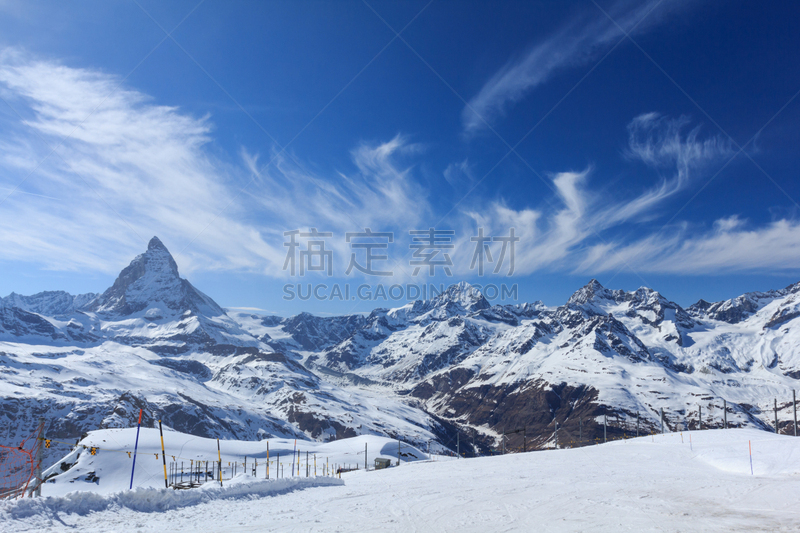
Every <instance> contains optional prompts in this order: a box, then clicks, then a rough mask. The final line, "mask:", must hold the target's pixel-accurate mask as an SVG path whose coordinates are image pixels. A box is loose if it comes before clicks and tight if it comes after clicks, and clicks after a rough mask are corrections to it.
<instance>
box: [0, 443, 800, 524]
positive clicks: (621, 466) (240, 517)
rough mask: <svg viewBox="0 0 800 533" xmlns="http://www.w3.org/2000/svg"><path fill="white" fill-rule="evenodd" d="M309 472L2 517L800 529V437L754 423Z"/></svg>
mask: <svg viewBox="0 0 800 533" xmlns="http://www.w3.org/2000/svg"><path fill="white" fill-rule="evenodd" d="M690 441H691V442H690ZM344 442H345V441H340V442H339V443H338V445H340V446H342V445H345V444H343V443H344ZM254 444H258V443H250V444H245V443H240V445H241V446H245V445H248V446H249V445H254ZM229 445H233V443H229ZM749 446H751V447H752V458H753V463H752V464H753V472H754V473H753V474H751V472H750V456H749V449H750V448H749ZM102 456H103V455H102V454H101V455H98V456H97V457H98V458H100V457H102ZM153 463H155V461H153ZM304 479H306V478H300V479H297V480H291V481H294V482H297V481H299V482H300V483H298V484H297V485H289V486H286V485H278V484H275V485H272V486H273V487H274V488H275V490H274V491H268V490H267V489H266V488H265V487H267V486H269V484H268V483H265V482H263V481H261V482H254V481H253V480H248V479H246V478H242V479H237V483H235V484H231V487H230V489H229V492H228V493H227V496H226V495H225V490H226V489H217V488H214V489H213V491H210V494H213V495H214V496H213V497H211V496H206V494H205V493H206V491H201V490H198V489H193V490H192V491H184V493H188V494H198V495H197V496H194V495H192V496H180V495H176V494H175V493H174V492H173V491H166V490H164V489H161V490H155V489H145V490H143V489H140V490H138V491H134V492H123V493H115V494H112V495H109V496H105V497H104V496H99V495H96V494H92V495H91V496H90V495H87V494H86V493H83V495H81V493H77V495H76V494H73V495H71V496H63V497H50V498H41V499H39V500H19V501H11V502H2V503H0V527H2V529H3V531H8V532H16V531H45V532H46V531H63V530H66V529H70V530H75V531H100V532H104V531H108V532H111V531H126V532H127V531H142V532H145V531H165V530H168V531H233V532H244V531H304V532H305V531H320V532H321V531H398V532H401V531H402V532H407V531H454V532H455V531H467V532H469V531H475V532H490V531H526V532H527V531H534V530H535V531H543V532H562V531H614V532H616V531H643V532H650V531H652V532H661V531H664V532H666V531H670V532H672V531H703V532H707V531H797V529H798V527H797V518H798V513H797V511H796V510H795V504H796V497H795V495H796V494H797V491H798V489H800V440H798V439H796V438H794V437H788V436H779V435H772V434H769V433H767V432H762V431H758V430H753V429H729V430H709V431H700V432H692V433H686V432H684V433H670V434H666V435H654V436H647V437H640V438H636V439H629V440H627V441H617V442H613V443H609V444H605V445H598V446H590V447H585V448H576V449H565V450H550V451H541V452H530V453H527V454H514V455H505V456H498V457H484V458H478V459H464V460H451V461H420V462H413V463H409V464H404V465H402V466H400V467H398V468H390V469H387V470H382V471H371V472H364V471H363V470H362V471H359V472H352V473H346V474H343V475H342V480H343V481H344V486H307V487H308V488H307V489H306V490H302V491H293V492H287V490H292V488H303V487H304V485H302V482H303V480H304ZM314 483H316V482H314V481H312V485H313V484H314ZM101 485H102V481H101ZM211 488H212V487H209V489H211Z"/></svg>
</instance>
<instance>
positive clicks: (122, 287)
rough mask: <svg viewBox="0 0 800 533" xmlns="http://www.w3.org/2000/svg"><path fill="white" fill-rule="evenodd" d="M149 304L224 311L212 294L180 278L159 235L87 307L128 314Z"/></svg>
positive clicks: (178, 309)
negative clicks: (207, 293) (204, 292)
mask: <svg viewBox="0 0 800 533" xmlns="http://www.w3.org/2000/svg"><path fill="white" fill-rule="evenodd" d="M152 305H159V306H163V307H166V308H167V309H170V310H172V311H173V312H175V313H183V312H185V311H188V310H192V311H195V312H199V313H202V314H210V315H212V316H216V315H221V314H224V311H223V310H222V309H221V308H220V307H219V306H218V305H217V304H216V303H215V302H214V301H213V300H211V298H209V297H208V296H206V295H205V294H203V293H201V292H200V291H198V290H197V289H195V288H194V287H193V286H192V285H191V283H189V282H188V281H186V280H185V279H181V277H180V275H179V274H178V265H177V263H175V259H173V257H172V254H170V253H169V250H167V247H166V246H164V243H162V242H161V240H160V239H159V238H158V237H153V238H152V239H150V242H149V243H148V244H147V251H146V252H145V253H143V254H140V255H137V256H136V257H135V258H134V259H133V261H131V263H130V264H129V265H128V266H127V267H125V268H124V269H123V270H122V272H120V274H119V276H118V277H117V279H116V281H114V285H112V286H111V287H110V288H109V289H108V290H106V291H105V292H104V293H103V294H102V295H100V297H98V298H97V299H96V300H94V301H93V302H92V304H91V306H90V309H91V310H92V311H98V312H102V313H114V314H121V315H131V314H134V313H138V312H142V311H144V310H145V309H146V308H148V307H151V306H152Z"/></svg>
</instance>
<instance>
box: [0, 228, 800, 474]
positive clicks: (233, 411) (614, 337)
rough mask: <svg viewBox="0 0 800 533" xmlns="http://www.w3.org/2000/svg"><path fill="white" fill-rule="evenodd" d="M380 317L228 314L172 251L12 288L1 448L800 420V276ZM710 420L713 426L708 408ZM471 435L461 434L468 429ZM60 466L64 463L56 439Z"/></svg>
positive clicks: (468, 299) (487, 441)
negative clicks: (91, 282) (168, 438)
mask: <svg viewBox="0 0 800 533" xmlns="http://www.w3.org/2000/svg"><path fill="white" fill-rule="evenodd" d="M430 296H431V297H430V298H429V299H427V300H418V301H414V302H410V303H408V304H406V305H400V306H399V307H395V308H377V309H374V310H373V311H372V312H371V313H370V314H369V315H367V316H362V315H348V316H338V317H316V316H313V315H310V314H308V313H301V314H299V315H296V316H293V317H276V316H262V315H254V314H252V313H243V312H240V311H239V312H235V311H226V310H225V309H223V308H221V307H220V306H219V305H218V304H217V303H215V302H214V301H213V300H212V299H211V298H210V297H208V296H207V295H205V294H203V293H202V292H201V291H199V290H198V289H196V288H195V287H194V286H193V285H192V284H191V283H190V282H189V281H188V280H186V279H183V278H181V277H180V275H179V273H178V267H177V264H176V263H175V261H174V259H173V258H172V256H171V254H170V253H169V251H168V250H167V248H166V247H165V246H164V244H163V243H162V242H161V241H160V240H158V239H157V238H153V239H152V240H151V241H150V243H149V245H148V248H147V250H146V251H145V252H144V253H143V254H141V255H139V256H137V257H136V258H134V259H133V261H131V263H130V264H129V265H128V266H127V267H126V268H124V269H123V270H122V271H121V272H120V274H119V276H118V277H117V279H116V281H115V282H114V284H113V285H112V286H111V287H109V288H108V289H106V290H105V291H103V292H102V293H101V294H85V295H79V296H71V295H69V294H67V293H64V292H59V291H51V292H45V293H40V294H37V295H33V296H20V295H17V294H12V295H10V296H8V297H6V298H3V299H0V442H1V443H4V444H14V443H15V442H20V441H21V440H22V438H24V437H27V436H29V435H30V434H31V432H32V431H33V429H34V428H35V427H36V425H37V421H38V420H37V419H38V418H39V417H40V416H42V417H44V418H45V419H46V420H47V426H48V429H47V431H48V435H50V436H53V437H59V438H62V439H72V440H73V441H74V439H76V438H78V437H80V436H81V435H82V434H83V433H84V432H86V431H92V430H96V429H105V428H120V427H130V426H132V425H134V424H135V423H136V418H137V415H138V413H139V410H140V409H142V410H143V411H144V424H145V426H148V427H152V424H153V422H154V421H155V420H157V419H161V420H163V421H164V423H165V424H166V425H168V426H170V427H172V428H175V429H177V430H180V431H184V432H186V433H191V434H194V435H198V436H205V437H221V438H223V439H241V440H263V439H265V438H269V437H278V438H299V439H302V440H310V441H326V440H329V439H331V438H337V439H342V438H349V437H354V436H358V435H375V436H383V437H389V438H396V437H400V438H402V439H403V440H405V441H407V442H409V443H412V444H415V445H417V446H420V447H425V446H426V445H427V443H428V441H431V440H432V441H434V442H439V443H440V444H442V445H444V446H446V447H447V448H449V449H450V450H453V451H455V449H456V446H457V444H456V443H457V442H458V441H459V438H460V442H461V451H466V452H467V453H468V454H469V455H471V454H473V453H474V452H475V451H476V448H477V451H480V452H482V453H484V454H485V453H488V452H489V451H490V450H492V449H495V450H496V449H498V448H499V447H500V446H501V437H502V435H503V431H504V430H506V429H508V430H511V429H512V428H513V429H517V428H525V429H526V438H527V441H526V442H525V444H523V436H522V433H514V434H511V435H510V436H509V438H508V439H507V443H506V446H507V447H508V448H511V449H522V448H523V445H527V446H530V447H535V448H549V447H553V446H554V445H555V439H554V432H553V430H554V428H555V423H558V425H559V428H560V430H561V431H562V435H563V437H562V438H563V439H564V440H566V441H570V440H571V441H575V440H578V439H580V437H581V436H582V437H583V438H584V439H587V440H588V441H589V442H591V441H592V439H593V438H598V437H601V436H602V435H603V431H604V430H603V421H604V420H606V419H607V420H608V422H609V427H608V431H609V432H610V434H611V435H612V436H615V437H616V436H622V435H623V434H624V435H630V434H632V433H635V430H636V426H637V424H639V425H640V427H641V428H644V429H648V430H652V429H659V428H660V425H661V420H660V415H661V411H662V410H663V412H664V424H665V426H666V427H667V429H669V430H677V429H685V428H690V429H698V428H700V427H701V426H702V427H724V425H725V422H726V419H727V424H728V425H729V426H733V427H751V428H760V429H772V428H773V426H774V425H775V418H774V414H775V413H774V411H773V406H774V405H775V400H776V399H777V407H778V422H777V425H778V429H779V430H780V431H781V432H784V433H786V432H788V431H791V420H792V416H793V411H792V392H793V390H794V389H797V388H798V387H797V385H798V382H797V378H798V376H800V357H798V354H797V352H796V350H795V347H796V346H797V343H798V341H800V283H796V284H793V285H790V286H788V287H786V288H784V289H778V290H772V291H768V292H757V293H748V294H745V295H742V296H740V297H737V298H734V299H731V300H728V301H724V302H715V303H709V302H706V301H704V300H700V301H698V302H697V303H696V304H694V305H692V306H689V307H687V308H686V309H684V308H682V307H681V306H680V305H678V304H676V303H675V302H672V301H670V300H669V299H667V298H666V297H665V296H663V295H661V294H660V293H658V292H657V291H655V290H653V289H650V288H646V287H643V288H640V289H637V290H636V291H623V290H610V289H606V288H605V287H603V286H602V285H600V283H598V282H597V281H595V280H591V281H590V282H589V283H588V284H587V285H586V286H584V287H582V288H580V289H578V290H577V291H576V292H575V293H574V294H573V295H572V296H571V297H570V298H569V300H568V301H567V302H566V303H565V304H563V305H560V306H558V307H548V306H546V305H544V304H542V303H541V302H533V303H521V304H513V305H492V304H491V303H490V302H489V301H487V299H486V298H485V297H484V295H483V294H482V293H481V292H480V291H479V290H478V289H477V288H475V287H473V286H471V285H469V284H468V283H465V282H460V283H457V284H454V285H451V286H450V287H448V288H446V289H443V291H442V292H441V294H430ZM701 414H702V420H701ZM459 434H460V435H461V436H460V437H458V436H457V435H459ZM47 453H48V459H53V457H52V452H51V451H50V450H48V451H47Z"/></svg>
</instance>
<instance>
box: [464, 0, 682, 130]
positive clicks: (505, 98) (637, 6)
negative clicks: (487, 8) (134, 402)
mask: <svg viewBox="0 0 800 533" xmlns="http://www.w3.org/2000/svg"><path fill="white" fill-rule="evenodd" d="M660 3H661V2H660V1H659V0H648V1H645V2H630V1H619V2H617V3H616V4H615V5H614V6H613V7H612V8H611V9H610V10H609V11H610V14H611V16H612V17H614V19H615V20H616V21H617V22H618V23H619V25H620V26H621V27H622V28H623V29H624V30H625V31H626V32H631V31H633V33H638V32H642V31H645V30H646V29H648V28H650V27H652V26H653V25H654V24H657V23H658V22H659V21H660V20H661V18H662V16H661V12H662V11H663V10H662V9H661V8H660V7H658V8H657V5H658V4H660ZM671 3H672V4H683V3H684V2H682V1H674V2H671ZM587 7H588V8H590V13H588V14H584V16H583V17H581V18H576V19H573V20H571V21H570V22H568V23H567V24H565V25H564V26H563V27H562V28H560V29H559V30H558V31H556V32H555V33H553V35H551V36H550V37H549V38H548V39H546V40H544V41H542V42H539V43H537V44H536V45H534V46H532V47H531V48H530V49H528V51H527V52H526V53H525V54H523V55H522V57H520V58H517V59H514V60H511V61H509V62H508V63H506V64H505V65H504V66H503V67H502V68H500V70H498V71H497V72H496V73H495V74H493V75H492V76H491V78H489V80H488V81H487V82H486V83H485V84H484V85H483V87H481V89H480V90H479V91H478V93H477V94H476V95H475V96H474V97H472V98H471V99H470V100H469V103H468V104H467V105H466V106H465V108H464V110H463V112H462V123H463V127H464V133H465V134H466V135H468V136H470V135H473V134H475V133H477V132H479V131H480V130H482V129H484V128H486V127H487V125H491V124H493V123H494V122H495V121H496V120H497V119H498V118H500V117H502V116H504V115H505V114H506V112H507V111H508V109H509V108H511V107H512V106H513V105H514V104H516V103H517V102H519V101H520V100H522V99H523V98H525V97H526V96H528V95H529V94H530V92H531V91H532V90H534V89H535V88H536V87H538V86H539V85H541V84H543V83H545V82H547V81H548V80H549V79H550V78H552V77H553V76H554V75H556V74H557V73H558V72H560V71H563V70H565V69H568V68H572V67H576V66H580V65H584V64H586V63H587V62H589V61H591V60H592V59H594V58H597V57H598V56H599V55H601V54H602V53H604V52H605V51H606V50H607V49H608V48H609V47H610V46H611V45H612V44H613V43H614V42H615V41H617V40H619V39H620V38H622V36H623V34H622V32H621V31H620V30H619V28H617V26H616V25H615V24H614V23H612V22H611V21H610V20H608V18H607V17H606V16H605V15H603V14H602V13H601V12H600V11H599V10H596V9H592V8H593V6H587ZM654 8H657V9H655V11H658V12H654V13H650V12H651V11H653V10H654ZM648 13H650V14H649V15H648ZM646 15H648V16H646ZM645 16H646V17H645Z"/></svg>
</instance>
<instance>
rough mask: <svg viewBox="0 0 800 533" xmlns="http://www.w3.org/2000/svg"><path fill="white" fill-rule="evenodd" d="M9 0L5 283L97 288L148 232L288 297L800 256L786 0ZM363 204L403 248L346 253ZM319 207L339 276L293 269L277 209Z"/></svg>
mask: <svg viewBox="0 0 800 533" xmlns="http://www.w3.org/2000/svg"><path fill="white" fill-rule="evenodd" d="M0 12H2V14H3V16H2V17H0V97H1V98H2V102H0V202H2V203H0V249H2V250H3V254H2V255H0V273H1V274H2V275H0V294H8V293H10V292H12V291H15V292H18V293H23V294H29V293H34V292H38V291H41V290H53V289H64V290H68V291H70V292H73V293H79V292H89V291H92V292H97V291H101V290H104V289H105V288H106V287H108V286H109V285H110V284H111V283H112V282H113V279H114V278H115V277H116V274H117V273H118V272H119V270H121V268H123V267H124V266H125V265H127V263H128V262H129V261H130V260H131V259H132V258H133V256H135V255H136V254H138V253H141V252H142V251H143V250H144V249H145V248H146V246H147V242H148V241H149V239H150V238H151V237H152V236H153V235H158V236H159V237H160V238H161V240H162V241H163V242H164V243H165V244H166V246H167V247H168V248H169V249H170V251H171V252H172V253H173V255H174V256H175V257H176V260H177V262H178V265H179V267H180V269H181V271H182V274H183V275H184V276H185V277H187V278H189V279H190V280H191V281H192V282H193V283H194V284H195V285H196V286H198V287H199V288H200V289H201V290H204V291H205V292H207V293H208V294H209V295H211V296H212V297H213V298H214V299H216V300H217V301H218V302H219V303H220V304H221V305H223V306H242V307H254V308H259V309H264V310H268V311H270V312H277V313H281V314H291V313H296V312H299V311H302V310H307V311H311V312H315V313H320V314H322V313H348V312H356V311H367V310H370V309H372V308H374V307H378V306H388V305H390V306H394V305H398V303H395V302H385V301H382V300H378V301H346V302H345V301H339V300H334V301H315V300H313V299H311V300H308V301H300V300H297V299H295V300H291V301H287V300H284V299H283V298H282V296H284V294H285V293H284V291H283V287H284V286H285V285H286V284H287V283H288V284H297V283H301V284H304V285H306V284H309V283H311V284H313V285H315V286H318V285H319V284H323V283H324V284H326V285H328V286H329V287H330V286H332V285H333V284H337V283H338V284H350V285H351V286H352V287H353V288H355V287H356V286H358V285H359V284H362V283H367V284H371V285H375V284H377V283H383V284H385V285H387V286H388V285H390V284H394V283H397V284H410V283H415V284H424V283H435V284H437V285H438V284H441V283H444V284H449V283H452V282H455V281H459V280H462V279H465V280H468V281H470V282H474V283H480V284H487V283H494V284H498V285H499V284H502V283H505V284H507V285H513V284H517V286H518V288H519V299H520V300H522V301H533V300H538V299H541V300H543V301H544V302H545V303H547V304H550V305H557V304H561V303H563V302H564V301H565V300H566V299H567V298H568V296H569V295H570V294H571V293H572V292H573V291H574V290H576V289H577V288H578V287H580V286H581V285H583V284H585V283H586V282H587V281H588V280H589V279H590V278H597V279H598V280H599V281H600V282H601V283H603V284H604V285H606V286H608V287H610V288H623V289H628V290H633V289H636V288H637V287H639V286H642V285H647V286H651V287H653V288H656V289H658V290H659V291H661V292H662V293H663V294H664V295H665V296H667V297H668V298H670V299H673V300H675V301H677V302H679V303H681V304H683V305H689V304H690V303H692V302H694V301H696V300H697V299H699V298H705V299H707V300H718V299H723V298H729V297H733V296H736V295H738V294H741V293H743V292H746V291H750V290H766V289H770V288H779V287H783V286H785V285H788V284H789V283H793V282H796V281H798V279H800V267H798V265H800V221H798V218H797V217H798V207H799V206H798V201H800V183H798V180H797V170H796V169H797V168H798V162H799V161H798V159H800V154H798V151H797V146H798V141H800V128H798V124H799V123H800V122H798V119H799V118H800V98H795V97H796V96H797V94H798V91H800V68H799V67H800V65H799V64H798V63H800V59H798V56H797V52H796V51H797V50H800V42H799V41H800V34H798V33H797V31H796V28H794V26H793V22H794V21H796V20H797V16H798V15H799V14H800V8H798V7H797V6H794V5H793V4H774V5H753V4H750V3H745V2H725V3H719V2H701V1H698V2H683V1H670V0H663V1H661V2H656V1H649V2H624V1H617V2H610V1H600V0H597V2H596V3H595V2H592V1H588V2H574V3H566V2H563V3H562V2H508V3H496V2H481V3H477V2H445V1H440V0H435V1H433V2H427V1H422V2H403V3H397V2H391V3H386V2H377V1H369V2H302V1H299V2H218V1H214V0H206V1H204V2H200V3H198V2H170V3H161V2H149V1H145V0H138V1H137V2H132V1H130V2H81V3H70V4H63V3H57V2H22V1H15V0H2V1H0ZM367 227H369V228H370V229H371V230H372V231H373V232H379V231H383V232H391V233H393V234H394V239H393V242H392V243H391V244H388V243H387V244H388V249H386V250H384V252H385V253H386V254H387V255H388V256H389V259H388V260H387V261H385V262H384V263H382V264H378V265H376V267H377V269H382V267H386V269H390V270H392V272H393V276H391V277H386V278H380V277H377V276H368V275H362V274H358V273H357V272H353V273H351V275H345V271H346V269H347V267H348V263H349V259H350V255H351V253H353V249H352V248H350V245H349V244H348V243H346V240H345V233H347V232H356V231H363V230H364V228H367ZM430 227H435V228H436V229H444V230H452V231H453V232H454V233H453V237H452V243H453V245H454V247H453V248H452V249H450V250H442V251H440V252H439V253H440V254H442V253H445V252H446V253H449V255H450V258H451V261H452V263H453V266H452V268H451V273H452V276H447V275H445V274H444V272H443V270H442V269H441V268H438V269H437V270H436V272H435V275H434V276H432V277H431V276H429V275H428V274H427V273H426V272H425V269H423V272H421V273H420V274H419V275H417V276H413V275H412V271H413V268H414V267H413V266H412V265H411V264H410V263H409V262H410V260H412V254H413V250H411V249H410V248H409V245H410V244H412V242H411V236H409V234H408V232H409V231H410V230H422V229H428V228H430ZM479 227H482V228H484V232H485V235H491V236H503V235H508V234H509V228H512V227H513V228H515V232H516V235H518V236H519V237H520V241H519V242H518V243H516V250H515V272H514V274H513V275H511V276H508V275H506V274H507V268H505V266H504V268H503V269H501V272H500V273H499V274H497V275H495V274H493V273H492V272H491V270H492V268H489V269H488V272H487V273H486V274H485V275H484V276H479V275H478V274H477V272H476V270H471V269H470V268H469V267H470V262H471V261H470V260H471V258H472V255H473V253H474V242H472V241H470V237H473V236H475V235H477V234H478V228H479ZM309 228H317V229H318V230H319V231H323V232H325V231H326V232H331V233H332V234H333V235H332V237H330V238H329V239H327V240H326V245H327V248H326V249H330V250H331V251H332V253H333V256H332V257H333V262H332V271H333V272H332V274H333V275H332V276H331V277H327V276H324V275H321V274H320V273H318V272H311V273H307V274H306V276H304V277H302V278H301V277H299V276H291V275H290V274H289V273H288V271H285V270H284V269H283V266H284V264H285V259H286V254H287V248H286V247H285V246H284V243H285V242H286V238H285V237H284V235H283V233H284V232H286V231H290V230H296V229H300V230H303V231H307V230H308V229H309ZM303 246H306V242H305V241H303ZM490 251H491V252H492V254H493V257H494V259H495V260H496V259H497V258H498V255H499V251H500V243H499V242H492V243H491V246H490ZM359 253H361V252H359ZM359 257H361V256H359ZM438 257H440V258H441V257H443V256H442V255H439V256H438ZM361 262H362V263H363V261H361ZM329 292H330V291H329V290H328V291H324V292H323V294H326V295H327V294H329ZM401 303H402V302H401Z"/></svg>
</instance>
